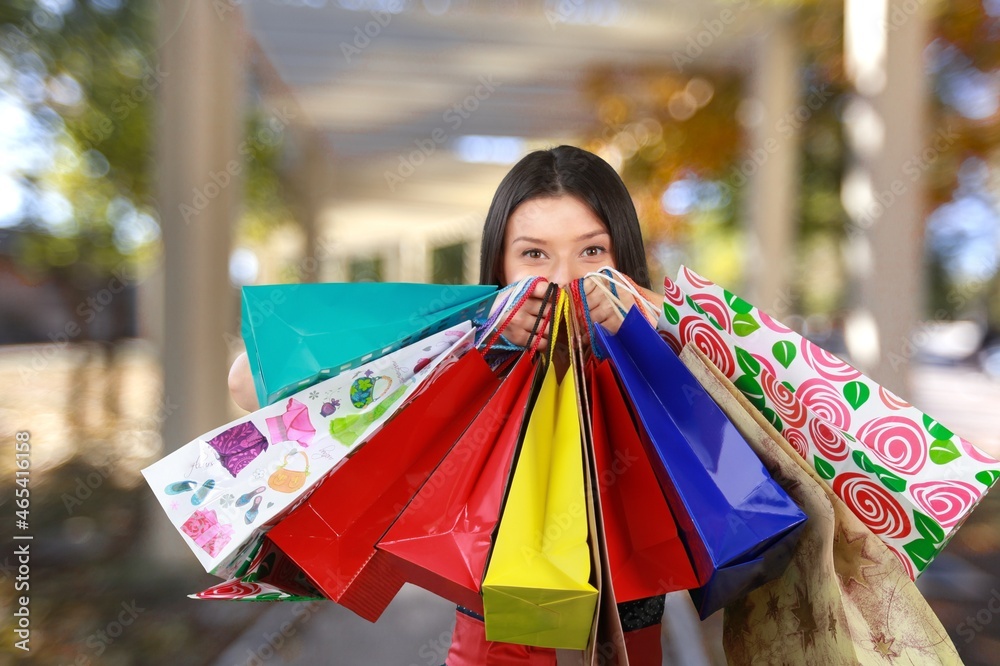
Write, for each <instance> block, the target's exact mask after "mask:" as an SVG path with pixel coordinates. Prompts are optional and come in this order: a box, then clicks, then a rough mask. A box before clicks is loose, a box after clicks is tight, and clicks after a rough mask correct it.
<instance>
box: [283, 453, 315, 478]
mask: <svg viewBox="0 0 1000 666" xmlns="http://www.w3.org/2000/svg"><path fill="white" fill-rule="evenodd" d="M296 454H301V456H302V457H303V458H305V459H306V469H305V473H306V474H308V473H309V456H307V455H306V452H305V451H303V450H301V449H295V450H294V451H289V452H288V453H286V454H285V457H284V458H283V459H282V460H281V468H282V469H284V468H285V467H287V466H288V459H289V458H291V457H292V456H294V455H296Z"/></svg>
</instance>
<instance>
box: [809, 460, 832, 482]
mask: <svg viewBox="0 0 1000 666" xmlns="http://www.w3.org/2000/svg"><path fill="white" fill-rule="evenodd" d="M813 466H814V467H815V468H816V473H817V474H819V475H820V476H821V477H823V478H824V479H826V480H827V481H829V480H830V479H832V478H833V477H834V476H836V475H837V473H836V472H835V471H834V469H833V465H831V464H830V463H828V462H827V461H825V460H823V459H822V458H820V457H819V456H813Z"/></svg>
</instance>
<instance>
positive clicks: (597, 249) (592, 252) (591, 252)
mask: <svg viewBox="0 0 1000 666" xmlns="http://www.w3.org/2000/svg"><path fill="white" fill-rule="evenodd" d="M605 252H607V250H606V249H605V248H603V247H601V246H600V245H591V246H590V247H588V248H587V249H586V250H584V251H583V254H584V255H586V256H588V257H598V256H600V255H602V254H604V253H605Z"/></svg>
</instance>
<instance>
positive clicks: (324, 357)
mask: <svg viewBox="0 0 1000 666" xmlns="http://www.w3.org/2000/svg"><path fill="white" fill-rule="evenodd" d="M497 293H499V292H498V290H497V287H495V286H493V285H449V284H418V283H408V282H395V283H393V282H384V283H377V282H328V283H312V284H276V285H258V286H251V287H243V322H242V334H243V341H244V343H246V348H247V357H248V359H249V361H250V371H251V373H252V374H253V380H254V388H255V389H256V391H257V399H258V401H259V402H260V404H261V405H262V406H263V405H269V404H272V403H274V402H276V401H278V400H281V399H283V398H285V397H287V396H288V395H290V394H292V393H295V392H297V391H301V390H302V389H303V388H305V387H308V386H310V385H312V384H315V383H316V382H319V381H321V380H323V379H329V378H331V377H334V376H336V375H337V374H339V373H341V372H343V371H345V370H350V369H352V368H356V367H358V366H359V365H361V364H363V363H367V362H368V361H371V360H373V359H376V358H380V357H382V356H385V355H386V354H390V353H392V352H394V351H397V350H398V349H401V348H402V347H405V346H407V345H409V344H410V343H413V342H416V341H418V340H420V339H422V338H425V337H428V336H430V335H433V334H434V333H437V332H440V331H443V330H444V329H446V328H450V327H451V326H454V325H455V324H458V323H461V322H463V321H469V320H474V321H480V320H484V319H486V317H487V316H488V315H489V312H490V308H491V306H492V305H493V300H494V299H495V297H496V295H497ZM429 351H431V350H429ZM438 351H440V350H438Z"/></svg>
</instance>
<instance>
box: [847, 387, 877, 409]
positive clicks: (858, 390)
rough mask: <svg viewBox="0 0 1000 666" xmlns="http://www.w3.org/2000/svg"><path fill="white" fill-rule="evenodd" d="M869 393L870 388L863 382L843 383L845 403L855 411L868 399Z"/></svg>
mask: <svg viewBox="0 0 1000 666" xmlns="http://www.w3.org/2000/svg"><path fill="white" fill-rule="evenodd" d="M871 393H872V392H871V389H869V388H868V386H867V385H866V384H864V383H863V382H847V383H846V384H844V398H845V399H846V400H847V404H849V405H850V406H851V408H852V409H854V410H855V411H857V409H858V408H859V407H861V405H863V404H865V403H866V402H867V401H868V398H869V396H871Z"/></svg>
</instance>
